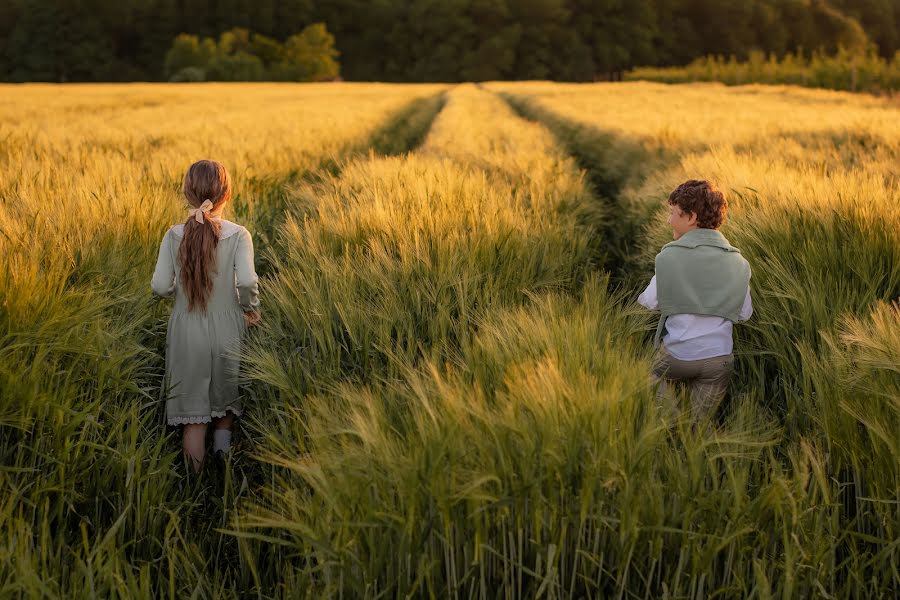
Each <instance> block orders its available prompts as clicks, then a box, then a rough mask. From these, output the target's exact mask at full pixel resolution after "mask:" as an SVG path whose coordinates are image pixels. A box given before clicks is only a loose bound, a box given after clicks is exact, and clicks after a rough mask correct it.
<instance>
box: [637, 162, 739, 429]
mask: <svg viewBox="0 0 900 600" xmlns="http://www.w3.org/2000/svg"><path fill="white" fill-rule="evenodd" d="M669 208H670V215H669V221H668V222H669V225H671V226H672V233H673V237H674V238H675V241H673V242H669V243H668V244H666V245H665V246H663V248H662V250H661V251H660V253H659V254H657V255H656V275H654V276H653V278H652V279H651V280H650V285H648V286H647V289H646V290H644V292H643V293H642V294H641V295H640V297H638V302H639V303H640V304H641V305H642V306H644V307H646V308H649V309H651V310H656V309H659V311H660V313H661V314H660V318H659V326H658V327H657V329H656V338H655V339H654V342H653V344H654V346H658V345H659V341H660V336H661V334H662V332H663V330H665V335H664V336H662V345H663V347H662V349H661V351H660V353H659V355H658V358H657V360H656V361H655V363H654V366H653V372H652V375H651V379H652V380H653V381H654V382H659V391H658V395H657V398H658V399H659V400H663V399H668V401H669V402H672V401H673V399H672V397H671V395H670V394H669V392H668V391H667V384H668V383H669V382H683V383H689V384H690V386H691V418H692V420H693V422H694V423H695V424H696V423H697V422H699V421H700V420H701V419H704V418H707V417H710V416H712V414H713V412H714V410H715V408H716V407H717V406H718V404H719V402H721V400H722V398H723V396H724V395H725V390H726V388H727V387H728V380H729V379H730V378H731V371H732V367H733V364H734V354H733V352H732V346H733V341H732V337H731V329H732V325H733V323H734V322H736V321H746V320H747V319H749V318H750V315H751V314H753V305H752V302H751V300H750V265H749V264H748V263H747V261H746V260H745V259H744V257H743V256H741V252H740V250H738V249H737V248H735V247H734V246H732V245H731V244H729V243H728V240H726V239H725V236H723V235H722V234H721V233H719V231H718V228H719V227H720V226H721V225H722V223H723V222H724V221H725V213H726V211H727V209H728V201H727V200H726V199H725V195H724V194H723V193H722V192H720V191H719V190H717V189H715V187H713V185H712V184H711V183H710V182H708V181H698V180H695V179H692V180H690V181H686V182H684V183H682V184H681V185H679V186H678V187H677V188H675V190H674V191H673V192H672V193H671V194H670V195H669ZM669 409H670V411H671V412H674V406H669Z"/></svg>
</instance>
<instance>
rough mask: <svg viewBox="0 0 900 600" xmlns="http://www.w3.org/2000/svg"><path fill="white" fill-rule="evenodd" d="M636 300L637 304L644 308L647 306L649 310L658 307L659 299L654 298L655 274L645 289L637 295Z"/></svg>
mask: <svg viewBox="0 0 900 600" xmlns="http://www.w3.org/2000/svg"><path fill="white" fill-rule="evenodd" d="M637 301H638V304H640V305H641V306H643V307H644V308H649V309H650V310H656V309H657V308H659V301H658V300H657V298H656V275H654V276H653V277H652V278H651V279H650V284H649V285H648V286H647V289H645V290H644V291H643V292H642V293H641V295H640V296H638V299H637Z"/></svg>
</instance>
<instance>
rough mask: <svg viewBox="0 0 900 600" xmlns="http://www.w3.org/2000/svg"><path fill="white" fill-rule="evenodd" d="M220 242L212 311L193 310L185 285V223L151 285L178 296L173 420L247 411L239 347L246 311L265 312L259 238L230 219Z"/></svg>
mask: <svg viewBox="0 0 900 600" xmlns="http://www.w3.org/2000/svg"><path fill="white" fill-rule="evenodd" d="M220 222H221V224H222V228H221V232H220V234H219V243H218V246H217V257H216V259H217V268H218V272H217V273H216V275H215V279H214V282H213V288H212V293H211V294H210V296H209V302H208V304H207V312H206V314H203V313H202V312H200V310H199V309H195V310H194V311H193V312H189V311H188V300H187V296H186V295H185V293H184V291H183V290H182V287H181V281H180V276H181V267H180V265H179V264H178V261H177V256H178V247H179V245H180V244H181V240H182V237H183V235H184V225H183V224H178V225H174V226H173V227H172V228H170V229H169V230H168V231H167V232H166V234H165V236H164V237H163V240H162V244H161V245H160V248H159V258H158V259H157V261H156V270H155V271H154V273H153V280H152V282H151V284H150V287H151V288H152V289H153V293H154V294H156V295H157V296H162V297H169V296H172V295H174V296H175V306H174V307H173V309H172V316H171V317H170V318H169V327H168V330H167V332H166V374H165V378H164V380H163V385H162V388H161V390H160V396H161V397H165V398H166V419H167V421H168V423H169V425H178V424H181V423H208V422H210V421H212V418H213V417H223V416H225V413H226V411H229V410H230V411H231V412H233V413H234V414H235V415H240V414H241V413H242V407H241V401H240V397H239V395H238V383H237V376H238V372H239V370H240V358H239V356H238V354H237V353H238V350H239V348H240V343H241V340H242V339H243V338H244V337H245V336H246V334H247V324H246V322H245V321H244V314H243V313H244V312H245V311H252V310H255V311H259V287H258V284H257V282H258V280H259V278H258V277H257V275H256V270H255V269H254V266H253V240H252V239H251V237H250V232H249V231H247V229H245V228H244V227H243V226H241V225H238V224H237V223H232V222H231V221H226V220H225V219H220Z"/></svg>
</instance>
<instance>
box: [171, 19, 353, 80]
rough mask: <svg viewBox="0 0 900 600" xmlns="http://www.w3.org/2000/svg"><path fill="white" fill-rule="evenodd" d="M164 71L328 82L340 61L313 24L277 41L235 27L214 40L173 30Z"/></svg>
mask: <svg viewBox="0 0 900 600" xmlns="http://www.w3.org/2000/svg"><path fill="white" fill-rule="evenodd" d="M165 73H166V77H167V78H168V79H169V81H328V80H332V79H335V78H337V76H338V75H339V74H340V65H339V64H338V62H337V50H335V49H334V36H332V35H331V34H330V33H328V30H327V29H326V28H325V25H324V24H323V23H313V24H312V25H307V26H306V27H305V28H303V31H301V32H300V33H298V34H295V35H292V36H291V37H289V38H288V39H287V40H286V41H285V42H284V43H283V44H282V43H280V42H278V40H275V39H273V38H270V37H268V36H265V35H262V34H259V33H253V32H251V31H248V30H247V29H243V28H240V27H236V28H234V29H229V30H228V31H225V32H223V33H222V34H221V35H220V36H219V40H218V42H217V41H216V40H214V39H212V38H209V37H206V38H203V39H202V40H201V39H200V37H198V36H196V35H192V34H188V33H182V34H179V35H178V37H176V38H175V41H174V42H173V43H172V47H171V48H169V51H168V52H166V61H165Z"/></svg>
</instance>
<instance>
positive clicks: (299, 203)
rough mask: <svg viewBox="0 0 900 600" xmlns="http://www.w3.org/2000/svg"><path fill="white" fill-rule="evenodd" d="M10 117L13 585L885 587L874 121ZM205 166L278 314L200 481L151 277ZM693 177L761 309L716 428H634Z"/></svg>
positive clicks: (886, 394)
mask: <svg viewBox="0 0 900 600" xmlns="http://www.w3.org/2000/svg"><path fill="white" fill-rule="evenodd" d="M60 90H62V91H63V92H64V93H60ZM0 97H2V98H0V136H2V137H5V138H6V139H7V140H9V143H8V144H6V145H4V146H3V148H2V149H0V164H2V165H3V167H4V168H3V169H0V227H2V231H3V233H4V235H3V236H0V246H2V247H0V250H3V254H4V257H7V258H8V260H7V261H6V263H5V266H4V267H3V268H2V270H0V273H2V276H3V278H4V279H3V282H4V283H6V285H4V286H3V291H2V292H0V294H2V298H3V302H2V303H0V306H2V309H0V323H2V324H3V329H2V330H0V335H2V341H0V359H2V360H0V429H2V436H0V453H2V455H3V461H2V465H3V467H2V469H0V528H2V534H3V539H5V540H8V541H7V542H6V544H5V546H0V590H2V594H3V595H10V596H41V595H44V596H51V597H55V596H79V595H83V596H128V597H131V596H140V597H146V596H154V597H155V596H169V597H180V596H184V595H189V594H190V595H196V596H200V597H206V596H216V597H219V596H239V595H251V594H252V595H256V596H259V597H283V596H308V597H323V596H346V597H387V596H390V597H400V596H403V597H409V596H415V597H421V596H429V597H431V596H440V597H445V596H451V597H457V596H465V597H473V596H478V597H488V596H490V597H510V598H512V597H517V598H518V597H544V596H549V597H618V598H626V597H627V598H636V597H640V598H647V597H668V598H675V597H691V598H700V597H706V596H711V595H717V596H724V597H741V598H744V597H754V598H756V597H758V598H768V597H772V596H782V597H791V596H796V597H807V596H823V597H884V598H889V597H893V594H894V592H895V591H896V589H897V588H898V587H900V573H898V571H897V567H896V565H897V564H898V562H900V561H898V551H900V549H898V546H897V543H896V540H897V538H898V526H900V513H898V510H900V469H898V464H900V460H898V459H900V445H898V441H897V440H898V438H897V433H896V432H897V431H898V430H900V427H898V426H900V404H898V399H900V371H898V369H897V364H898V359H900V347H898V345H897V340H898V339H900V336H897V335H896V331H897V330H898V326H900V320H898V314H900V309H898V305H897V303H896V301H897V298H898V296H900V270H898V269H900V267H898V265H900V237H898V236H900V234H898V233H897V232H898V231H900V212H898V207H900V202H898V200H900V197H898V196H900V194H898V180H897V177H896V164H897V159H898V154H900V145H898V141H897V140H898V139H900V136H898V133H900V132H898V131H897V129H898V127H900V126H898V123H900V120H898V119H897V116H898V114H897V109H896V107H894V106H893V105H892V104H891V103H890V102H889V101H887V100H882V99H877V98H872V97H866V96H853V95H850V94H842V93H836V92H825V91H811V90H799V89H796V88H787V87H764V86H749V87H736V88H724V87H722V86H716V85H709V84H697V85H691V86H684V87H673V86H663V85H656V84H649V83H628V84H618V85H608V84H600V85H561V84H549V83H547V84H545V83H527V84H496V83H492V84H487V85H484V86H473V85H462V86H456V87H454V88H452V89H450V90H446V89H445V88H443V87H441V86H430V87H427V86H381V85H347V84H341V85H321V86H320V85H311V86H292V85H271V86H270V85H209V86H206V85H201V86H64V87H59V86H21V87H10V88H5V89H4V91H3V94H0ZM22 100H27V102H22ZM258 103H265V104H264V105H265V106H266V107H267V109H271V110H266V111H263V112H261V111H259V110H256V109H251V108H248V107H250V106H251V104H254V105H255V104H258ZM86 106H94V107H97V111H95V112H92V113H90V114H88V113H86V112H85V110H84V107H86ZM196 114H204V115H206V116H205V118H204V119H191V118H190V116H192V115H196ZM95 115H96V116H95ZM786 116H789V118H786ZM41 124H43V125H41ZM219 131H221V132H226V133H227V132H231V135H224V136H223V137H222V138H218V137H216V136H212V137H209V135H210V132H219ZM235 139H241V140H242V143H236V142H235ZM154 140H156V141H154ZM201 140H209V141H207V142H205V143H204V142H201ZM206 144H208V145H206ZM199 154H203V155H209V156H212V157H214V158H218V159H220V160H223V161H224V162H225V163H226V164H227V165H228V166H229V167H230V168H231V169H232V172H233V174H234V175H235V181H236V187H237V190H238V192H239V193H238V197H237V198H236V200H235V202H234V207H233V208H234V212H233V214H234V218H235V219H236V220H238V221H239V222H242V223H245V224H247V226H248V227H249V228H250V229H251V231H253V233H254V239H255V240H259V243H258V244H257V253H258V256H257V260H258V268H259V270H260V272H261V273H264V274H265V277H264V280H263V286H262V287H263V301H264V311H265V321H264V325H263V327H262V329H261V330H258V331H255V332H254V335H253V337H252V340H251V343H250V344H249V346H248V347H247V349H246V361H245V366H246V369H245V371H246V373H245V374H246V377H247V381H246V385H245V386H244V390H245V392H246V393H247V399H246V401H245V405H246V408H247V411H246V414H245V416H244V417H243V418H242V419H240V420H239V428H240V431H239V432H238V434H237V438H236V441H237V448H236V453H235V456H234V459H233V461H232V462H231V463H229V464H228V465H224V466H222V467H218V468H212V469H209V470H207V471H206V472H205V473H204V474H202V475H201V476H200V477H199V478H195V477H192V476H190V475H189V474H188V469H187V468H186V465H184V464H182V459H181V457H180V455H179V453H178V446H179V444H178V442H179V440H178V439H177V436H175V435H170V434H171V433H172V432H174V431H175V430H174V429H166V428H165V427H164V425H163V422H164V421H163V405H162V404H161V403H160V401H159V399H158V396H157V394H158V383H159V379H160V377H161V372H160V369H161V359H160V356H161V352H160V350H161V348H162V341H163V340H164V336H163V333H164V329H163V327H164V323H165V313H166V308H165V306H164V305H158V304H157V305H154V304H152V303H151V301H150V298H149V290H147V289H145V285H146V281H144V280H143V279H141V277H143V275H141V274H142V273H144V274H147V276H149V273H150V271H151V269H152V261H153V258H154V257H155V252H156V249H157V246H156V245H157V244H158V243H159V239H160V236H161V234H162V232H163V231H164V230H165V228H166V227H167V226H168V225H170V224H171V223H173V222H177V220H179V219H180V216H179V215H181V214H182V213H181V212H180V209H179V201H178V200H177V195H176V191H177V185H178V181H179V179H180V176H181V174H182V172H183V169H184V168H185V166H186V165H187V164H188V163H189V161H190V160H193V159H194V158H196V157H197V156H195V155H199ZM185 156H189V157H190V158H188V159H185V158H184V157H185ZM63 159H65V160H63ZM696 176H701V177H710V178H713V179H716V180H718V181H719V182H721V183H722V185H723V187H725V189H726V192H727V193H728V194H729V198H730V209H729V221H728V223H727V224H726V227H725V230H724V232H725V234H726V236H728V237H729V239H730V240H731V241H732V242H733V243H735V245H737V246H738V247H740V248H741V249H742V250H743V252H744V254H745V256H746V257H747V258H748V260H749V261H750V263H751V265H752V267H753V269H754V276H753V280H752V284H751V285H752V292H753V295H754V304H755V309H756V312H755V314H754V317H753V319H751V321H750V322H748V323H747V324H745V325H742V326H740V327H738V328H736V335H737V339H736V348H737V350H738V371H737V373H736V376H735V379H734V380H733V382H732V393H731V396H730V401H729V402H728V403H727V405H726V406H725V407H723V410H722V411H721V413H720V415H719V420H718V427H717V428H715V429H703V428H701V429H699V430H697V431H694V430H693V429H692V428H690V427H689V426H687V423H686V422H685V421H684V419H683V418H679V419H677V420H676V421H674V422H672V421H668V420H666V419H665V418H664V417H663V415H662V414H661V413H660V412H659V411H658V409H657V407H656V405H655V401H654V393H653V390H652V388H651V386H650V384H649V381H648V378H647V374H648V371H649V365H650V348H649V343H648V342H649V338H650V336H651V334H652V330H653V328H654V326H653V322H652V321H653V320H652V317H651V316H650V315H648V314H646V313H645V312H644V311H642V310H639V309H638V307H636V306H635V305H634V302H633V300H634V298H635V297H636V296H637V293H638V292H639V291H640V289H641V287H642V286H643V285H645V284H646V280H647V279H649V276H650V275H651V274H652V264H653V262H652V259H653V256H654V254H655V253H656V251H657V250H658V248H659V247H660V246H661V245H662V244H663V243H664V242H665V241H666V239H667V238H668V236H669V232H668V231H667V229H666V227H665V224H664V222H663V217H662V212H663V211H664V201H665V197H666V195H667V194H668V191H669V190H670V189H671V188H673V187H674V186H675V185H676V184H677V183H679V182H681V181H683V180H684V179H687V178H689V177H696ZM49 205H52V206H54V207H55V208H54V210H46V207H47V206H49ZM120 207H121V208H120ZM41 209H44V210H41ZM111 215H116V216H117V217H118V218H113V217H112V216H111Z"/></svg>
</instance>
